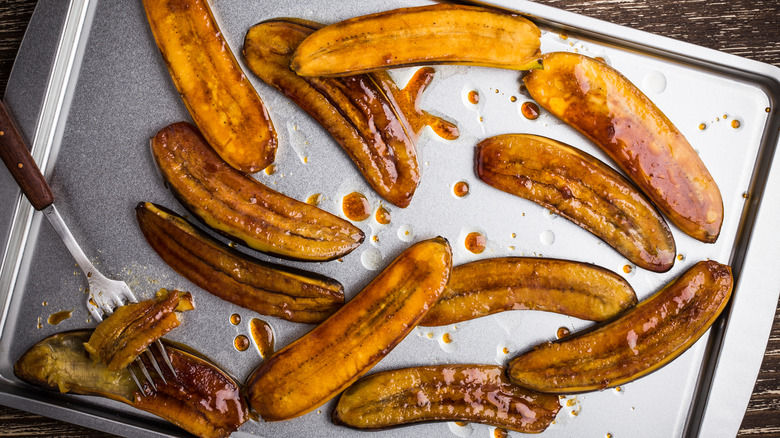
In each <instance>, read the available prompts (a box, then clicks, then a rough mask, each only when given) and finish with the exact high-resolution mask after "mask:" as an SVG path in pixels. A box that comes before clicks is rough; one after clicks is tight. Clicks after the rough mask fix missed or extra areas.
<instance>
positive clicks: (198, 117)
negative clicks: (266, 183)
mask: <svg viewBox="0 0 780 438" xmlns="http://www.w3.org/2000/svg"><path fill="white" fill-rule="evenodd" d="M143 3H144V8H145V9H146V17H147V19H148V20H149V26H150V27H151V28H152V34H154V39H155V40H156V41H157V47H159V49H160V52H161V53H162V56H163V58H164V59H165V64H166V65H167V66H168V71H169V72H170V74H171V78H172V79H173V83H174V84H175V85H176V88H177V89H178V90H179V94H180V95H181V97H182V99H183V100H184V104H185V105H186V106H187V109H188V110H189V112H190V115H191V116H192V119H193V120H194V121H195V124H196V125H198V128H200V131H201V132H202V133H203V136H204V137H205V138H206V140H208V142H209V144H210V145H211V146H212V147H213V148H214V150H216V151H217V153H218V154H219V156H220V157H222V159H223V160H225V161H227V162H228V163H229V164H230V165H231V166H233V167H235V168H236V169H238V170H240V171H241V172H245V173H252V172H257V171H259V170H262V169H264V168H266V167H267V166H268V165H270V164H271V163H273V161H274V157H275V155H276V144H277V142H276V131H275V130H274V127H273V124H272V123H271V118H270V117H269V116H268V112H267V111H266V109H265V106H264V105H263V102H262V101H261V100H260V97H259V96H258V95H257V92H256V91H255V89H254V88H253V87H252V84H251V83H250V82H249V80H248V79H247V78H246V76H244V72H243V71H241V67H240V66H239V65H238V62H237V61H236V59H235V57H233V53H232V52H231V51H230V48H229V47H228V45H227V42H226V41H225V38H224V37H223V36H222V33H221V32H220V30H219V26H218V25H217V22H216V20H214V15H213V14H212V13H211V9H210V8H209V5H208V2H207V1H206V0H143Z"/></svg>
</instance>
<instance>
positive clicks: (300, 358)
mask: <svg viewBox="0 0 780 438" xmlns="http://www.w3.org/2000/svg"><path fill="white" fill-rule="evenodd" d="M451 267H452V251H451V249H450V245H449V243H447V241H446V240H445V239H443V238H441V237H438V238H435V239H431V240H425V241H422V242H420V243H417V244H415V245H413V246H411V247H409V248H408V249H406V250H405V251H404V252H403V253H401V255H399V256H398V257H397V258H396V259H395V260H394V261H393V262H392V263H391V264H390V265H389V266H388V267H387V268H385V270H384V271H382V272H381V273H380V274H379V275H378V276H377V277H376V278H375V279H374V280H373V281H372V282H371V283H369V285H368V286H366V287H365V288H364V289H363V290H362V291H360V292H359V293H358V294H357V295H356V296H355V297H354V298H352V299H351V300H350V301H349V302H347V304H345V305H344V307H342V308H341V309H340V310H339V311H338V312H336V313H334V314H333V316H331V317H330V318H328V319H327V320H325V321H324V322H323V323H321V324H320V325H318V326H317V327H315V328H314V329H312V330H311V331H310V332H309V333H307V334H306V335H304V336H303V337H301V338H300V339H298V340H297V341H295V342H293V343H292V344H290V345H288V346H287V347H285V348H283V349H281V350H279V351H278V352H276V353H275V354H274V355H273V356H271V357H270V358H269V359H267V360H266V361H265V362H263V364H262V365H261V366H260V367H259V368H258V369H256V370H255V371H254V372H253V373H252V375H251V376H250V377H249V379H248V380H247V383H246V393H247V397H248V399H249V404H250V406H251V407H252V408H253V409H254V410H255V411H257V412H258V413H259V414H260V416H261V417H263V419H264V420H266V421H280V420H288V419H291V418H295V417H298V416H300V415H303V414H305V413H307V412H309V411H311V410H312V409H316V408H317V407H318V406H320V405H322V404H323V403H325V402H327V401H328V400H330V399H331V398H333V397H335V396H336V395H337V394H338V393H339V392H341V391H343V390H344V389H345V388H347V387H348V386H349V385H350V384H352V382H354V381H356V380H357V379H359V378H360V376H362V375H363V374H365V373H366V372H368V370H370V369H371V368H372V367H373V366H374V365H376V364H377V363H378V362H379V361H380V360H382V358H383V357H385V355H387V354H388V353H390V351H391V350H392V349H393V348H395V346H396V345H398V343H400V342H401V341H402V340H403V339H404V338H405V337H406V335H407V334H408V333H409V332H411V331H412V329H413V328H414V327H415V326H416V325H417V323H418V322H419V321H420V319H421V318H422V317H423V315H424V314H425V312H426V311H427V310H428V308H430V307H431V306H432V305H433V304H434V303H435V302H436V300H438V299H439V295H440V294H441V292H442V291H443V290H444V286H446V284H447V280H449V277H450V269H451Z"/></svg>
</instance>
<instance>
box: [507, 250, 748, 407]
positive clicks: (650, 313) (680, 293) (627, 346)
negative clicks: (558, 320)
mask: <svg viewBox="0 0 780 438" xmlns="http://www.w3.org/2000/svg"><path fill="white" fill-rule="evenodd" d="M732 283H733V279H732V276H731V268H729V267H728V266H726V265H722V264H720V263H717V262H714V261H704V262H699V263H697V264H696V265H694V266H693V267H692V268H690V269H689V270H688V271H687V272H685V273H684V274H683V275H682V276H681V277H679V278H678V279H677V280H675V281H673V282H672V283H670V284H668V285H667V286H666V287H664V288H663V289H661V290H660V291H659V292H657V293H656V294H655V295H653V296H652V297H650V298H648V299H646V300H644V301H642V302H641V303H639V304H638V305H637V306H635V307H634V308H632V309H630V310H628V311H626V312H625V313H624V314H623V316H621V317H620V318H618V319H616V320H614V321H611V322H609V323H605V324H602V325H600V326H597V327H595V328H593V329H589V330H586V331H584V332H581V333H574V334H572V335H569V336H566V337H564V338H562V339H561V340H560V341H558V342H547V343H544V344H541V345H538V346H536V347H535V348H534V349H533V350H531V351H529V352H527V353H525V354H523V355H520V356H518V357H516V358H514V359H512V361H511V362H510V363H509V367H508V369H507V373H508V375H509V378H510V380H512V382H514V383H516V384H518V385H520V386H523V387H526V388H530V389H533V390H536V391H542V392H552V393H557V394H571V393H575V392H583V391H594V390H599V389H604V388H609V387H613V386H617V385H622V384H624V383H627V382H630V381H632V380H635V379H638V378H640V377H642V376H644V375H646V374H648V373H650V372H652V371H655V370H657V369H659V368H661V367H662V366H664V365H666V364H667V363H669V362H671V361H672V360H674V359H675V358H676V357H677V356H679V355H681V354H682V353H683V352H684V351H685V350H687V349H688V347H690V346H691V345H693V343H694V342H696V340H698V339H699V338H700V337H701V336H702V335H703V334H704V332H706V331H707V329H708V328H709V327H710V325H712V323H713V322H715V319H716V318H717V317H718V315H720V312H721V311H722V310H723V308H724V307H725V306H726V303H727V302H728V300H729V297H730V296H731V289H732Z"/></svg>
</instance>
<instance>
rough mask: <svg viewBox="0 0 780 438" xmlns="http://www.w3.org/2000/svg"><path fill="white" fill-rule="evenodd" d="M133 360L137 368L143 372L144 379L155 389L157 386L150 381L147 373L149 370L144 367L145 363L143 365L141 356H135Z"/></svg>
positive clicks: (150, 377)
mask: <svg viewBox="0 0 780 438" xmlns="http://www.w3.org/2000/svg"><path fill="white" fill-rule="evenodd" d="M135 362H136V363H137V364H138V368H140V369H141V372H142V373H144V377H146V381H147V382H149V384H150V385H152V388H154V390H155V391H157V386H156V385H155V384H154V381H152V376H151V375H150V374H149V370H147V369H146V365H144V363H143V361H142V360H141V358H140V357H137V358H135Z"/></svg>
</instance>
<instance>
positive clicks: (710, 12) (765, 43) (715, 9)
mask: <svg viewBox="0 0 780 438" xmlns="http://www.w3.org/2000/svg"><path fill="white" fill-rule="evenodd" d="M36 1H37V0H0V98H2V96H3V95H4V94H5V86H6V82H7V81H8V75H9V73H10V70H11V66H12V65H13V61H14V57H15V56H16V52H17V50H18V49H19V43H20V41H21V39H22V36H23V35H24V30H25V28H26V27H27V23H28V22H29V20H30V16H31V15H32V12H33V9H34V7H35V3H36ZM63 1H64V0H63ZM537 2H539V3H543V4H548V5H551V6H555V7H558V8H561V9H565V10H567V11H571V12H575V13H578V14H582V15H588V16H592V17H596V18H600V19H602V20H606V21H610V22H613V23H617V24H621V25H626V26H630V27H633V28H635V29H641V30H644V31H648V32H652V33H656V34H660V35H664V36H667V37H671V38H675V39H679V40H683V41H687V42H690V43H694V44H698V45H701V46H705V47H709V48H713V49H717V50H722V51H724V52H728V53H732V54H735V55H739V56H744V57H746V58H750V59H755V60H757V61H762V62H766V63H769V64H773V65H776V66H780V1H778V0H725V1H724V0H599V1H592V0H591V1H589V0H537ZM774 292H776V291H774ZM778 304H779V305H778V311H777V313H776V314H775V320H774V325H773V328H772V335H771V338H770V339H769V345H768V346H767V349H766V353H765V356H764V362H763V364H762V365H761V372H760V374H759V375H758V380H757V381H756V385H755V387H754V389H753V396H752V398H751V399H750V405H749V406H748V408H747V412H745V416H744V419H743V420H742V427H741V429H740V431H739V436H742V437H780V303H778ZM105 435H106V434H103V433H100V432H95V431H92V430H89V429H85V428H82V427H79V426H74V425H71V424H68V423H63V422H60V421H56V420H51V419H48V418H44V417H40V416H37V415H33V414H28V413H26V412H22V411H18V410H15V409H12V408H6V407H2V406H0V436H89V437H98V436H105Z"/></svg>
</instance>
